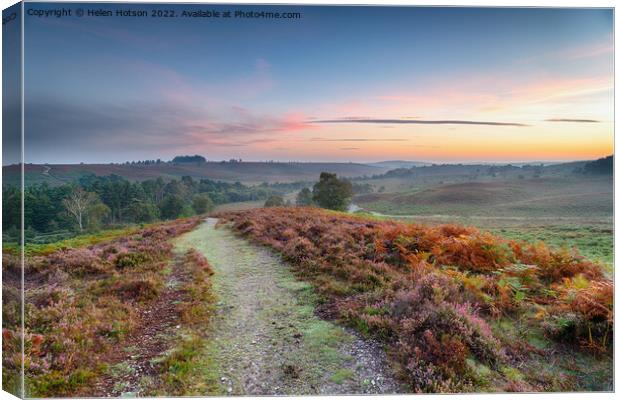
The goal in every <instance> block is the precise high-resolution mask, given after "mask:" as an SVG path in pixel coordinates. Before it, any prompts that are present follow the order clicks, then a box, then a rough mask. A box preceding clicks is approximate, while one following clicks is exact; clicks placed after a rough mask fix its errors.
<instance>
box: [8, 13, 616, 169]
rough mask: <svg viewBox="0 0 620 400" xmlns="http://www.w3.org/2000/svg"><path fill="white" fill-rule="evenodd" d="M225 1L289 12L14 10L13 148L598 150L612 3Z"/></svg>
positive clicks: (28, 152)
mask: <svg viewBox="0 0 620 400" xmlns="http://www.w3.org/2000/svg"><path fill="white" fill-rule="evenodd" d="M28 7H29V8H33V7H36V8H37V9H41V10H46V9H51V8H53V7H57V5H54V4H44V3H30V4H29V5H28ZM151 7H152V6H150V5H135V7H134V8H135V9H145V10H149V9H150V8H151ZM166 7H168V8H172V9H174V10H177V12H181V11H183V10H196V9H198V8H200V7H201V6H200V5H195V4H181V5H179V4H175V5H171V6H168V5H166ZM230 7H231V6H230V5H213V6H210V8H212V9H214V10H225V9H228V8H230ZM84 8H85V9H102V10H107V9H116V8H118V5H116V4H109V3H108V4H90V5H85V6H84ZM235 9H241V10H256V9H261V10H265V11H275V10H278V11H290V12H299V13H301V14H302V18H300V19H288V20H279V21H274V20H261V19H252V20H247V19H242V20H241V19H232V20H224V19H220V20H217V19H210V20H208V21H205V20H204V19H202V18H168V19H165V20H162V19H156V20H157V21H154V20H153V18H144V19H142V18H116V17H111V18H96V17H85V18H77V17H63V18H38V17H35V16H29V15H26V16H25V25H26V26H25V28H26V29H25V42H24V46H25V57H26V61H27V62H26V65H25V70H24V74H25V78H24V80H25V88H24V96H25V98H24V100H25V114H26V117H25V126H24V132H25V150H24V151H25V159H24V162H26V163H37V164H40V163H50V164H67V163H71V164H79V163H80V162H84V160H90V161H89V163H109V162H116V163H119V162H125V161H126V160H128V159H129V160H131V159H135V160H138V159H140V160H144V159H153V158H162V157H163V158H172V157H173V156H174V155H175V154H181V153H187V152H191V153H195V152H202V153H206V154H207V153H208V154H212V156H213V158H215V159H223V160H227V159H230V158H242V159H263V160H278V161H283V162H286V161H284V160H290V159H296V160H301V161H310V160H312V161H315V162H332V160H338V161H337V162H354V163H369V162H378V161H381V160H397V159H403V160H405V159H414V160H420V161H422V162H428V161H426V160H433V161H434V162H436V163H459V162H461V163H462V162H465V161H464V160H469V161H467V162H487V163H494V162H495V163H496V162H498V161H497V160H498V159H499V160H505V161H501V162H505V163H516V162H524V163H526V162H534V161H538V160H541V159H543V160H547V162H560V161H566V160H586V159H588V160H589V159H597V158H601V157H605V156H606V155H609V154H613V122H614V121H613V120H614V114H613V96H614V87H613V52H614V46H613V36H612V32H613V12H612V10H611V9H559V8H554V9H551V8H535V9H520V8H499V9H498V8H467V7H455V8H426V7H387V8H379V7H339V6H261V5H248V6H235ZM223 38H225V39H226V40H225V41H224V40H222V39H223ZM154 49H155V50H154ZM50 77H53V78H52V79H50ZM59 148H61V149H63V151H62V152H58V151H57V149H59ZM343 160H346V161H343ZM474 160H475V161H474ZM11 161H13V162H14V161H15V159H13V160H10V159H9V160H7V161H3V164H4V163H5V162H7V163H10V162H11Z"/></svg>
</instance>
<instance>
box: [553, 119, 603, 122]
mask: <svg viewBox="0 0 620 400" xmlns="http://www.w3.org/2000/svg"><path fill="white" fill-rule="evenodd" d="M545 121H547V122H586V123H598V122H601V121H598V120H596V119H574V118H549V119H546V120H545Z"/></svg>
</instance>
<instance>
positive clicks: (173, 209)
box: [159, 194, 183, 219]
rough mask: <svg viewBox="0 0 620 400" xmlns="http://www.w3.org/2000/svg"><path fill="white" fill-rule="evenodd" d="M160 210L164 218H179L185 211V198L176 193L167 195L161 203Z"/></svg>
mask: <svg viewBox="0 0 620 400" xmlns="http://www.w3.org/2000/svg"><path fill="white" fill-rule="evenodd" d="M159 210H160V211H161V216H162V218H165V219H174V218H178V217H179V215H181V213H182V212H183V199H182V198H181V197H180V196H178V195H176V194H170V195H167V196H166V197H164V199H163V200H162V202H161V204H160V205H159Z"/></svg>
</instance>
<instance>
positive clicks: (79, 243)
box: [3, 225, 152, 256]
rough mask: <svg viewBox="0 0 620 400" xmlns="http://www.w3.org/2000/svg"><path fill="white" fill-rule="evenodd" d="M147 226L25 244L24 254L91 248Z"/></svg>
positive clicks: (10, 246) (10, 248) (8, 247)
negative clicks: (50, 241) (43, 242)
mask: <svg viewBox="0 0 620 400" xmlns="http://www.w3.org/2000/svg"><path fill="white" fill-rule="evenodd" d="M149 226H152V225H143V226H139V227H138V226H134V227H126V228H121V229H107V230H102V231H99V232H97V233H87V234H83V235H78V236H76V237H73V238H70V239H66V240H60V241H57V242H53V243H46V244H34V243H27V242H26V246H25V248H24V252H25V254H26V255H27V256H45V255H48V254H52V253H54V252H56V251H59V250H62V249H73V248H78V247H87V246H93V245H96V244H98V243H102V242H106V241H110V240H114V239H117V238H121V237H125V236H130V235H132V234H134V233H136V232H138V231H139V230H140V229H146V228H148V227H149ZM18 251H19V246H18V245H17V244H15V243H4V244H3V252H8V253H17V252H18Z"/></svg>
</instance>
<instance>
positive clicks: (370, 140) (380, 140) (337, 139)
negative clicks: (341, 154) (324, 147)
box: [310, 137, 409, 142]
mask: <svg viewBox="0 0 620 400" xmlns="http://www.w3.org/2000/svg"><path fill="white" fill-rule="evenodd" d="M408 140H409V139H362V138H343V139H340V138H336V139H327V138H320V137H313V138H311V139H310V141H311V142H406V141H408Z"/></svg>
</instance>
